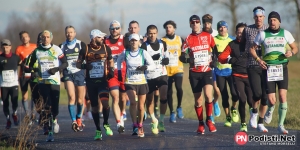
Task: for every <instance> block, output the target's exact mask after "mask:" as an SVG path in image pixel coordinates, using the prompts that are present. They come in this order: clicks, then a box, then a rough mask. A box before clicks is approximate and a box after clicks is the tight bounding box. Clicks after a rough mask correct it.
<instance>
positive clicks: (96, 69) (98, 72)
mask: <svg viewBox="0 0 300 150" xmlns="http://www.w3.org/2000/svg"><path fill="white" fill-rule="evenodd" d="M91 65H92V66H93V69H92V70H90V72H89V73H90V78H102V77H103V76H104V63H103V61H100V62H92V63H91Z"/></svg>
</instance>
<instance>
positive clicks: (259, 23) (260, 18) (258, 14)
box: [241, 6, 268, 132]
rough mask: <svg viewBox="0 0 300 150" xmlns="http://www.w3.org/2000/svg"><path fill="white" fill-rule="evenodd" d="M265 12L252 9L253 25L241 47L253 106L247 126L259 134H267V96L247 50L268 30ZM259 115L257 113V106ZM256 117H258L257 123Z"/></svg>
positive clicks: (258, 71) (246, 29)
mask: <svg viewBox="0 0 300 150" xmlns="http://www.w3.org/2000/svg"><path fill="white" fill-rule="evenodd" d="M264 18H265V10H264V8H262V7H260V6H258V7H255V8H254V9H253V19H254V21H255V23H254V24H252V25H249V26H247V27H246V28H245V29H244V31H243V35H242V39H241V47H245V48H246V51H247V54H248V62H247V67H248V68H247V73H248V78H249V82H250V86H251V90H252V95H253V98H252V99H253V104H252V107H253V108H250V120H249V124H250V126H251V127H252V128H257V130H258V131H259V132H268V129H267V128H266V127H265V126H264V124H263V121H264V116H265V113H266V111H267V94H266V87H265V83H264V78H265V77H264V76H263V74H262V69H261V67H259V63H258V62H256V61H255V60H254V59H253V57H251V55H249V49H250V46H251V45H252V43H253V41H254V38H255V37H256V35H257V33H258V32H259V31H263V30H265V29H267V28H268V26H266V25H264ZM256 50H257V52H258V53H257V55H258V56H261V47H260V46H258V47H257V49H256ZM259 103H260V106H259V113H258V110H257V109H258V105H259ZM257 116H259V119H258V122H257Z"/></svg>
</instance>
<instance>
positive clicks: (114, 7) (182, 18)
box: [0, 0, 276, 35]
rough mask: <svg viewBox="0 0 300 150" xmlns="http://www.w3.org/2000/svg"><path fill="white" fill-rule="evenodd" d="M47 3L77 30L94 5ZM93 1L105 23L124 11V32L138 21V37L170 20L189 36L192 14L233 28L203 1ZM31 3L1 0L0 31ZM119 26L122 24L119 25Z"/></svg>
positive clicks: (88, 1)
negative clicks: (57, 7)
mask: <svg viewBox="0 0 300 150" xmlns="http://www.w3.org/2000/svg"><path fill="white" fill-rule="evenodd" d="M45 1H46V0H45ZM47 1H48V2H55V3H57V4H59V5H60V6H61V7H62V8H63V11H64V14H65V16H66V17H67V18H68V20H69V21H70V22H69V24H70V25H73V26H75V28H76V27H80V26H81V25H82V24H83V22H82V20H84V19H83V18H84V17H85V14H86V13H87V12H89V11H92V6H94V4H93V3H92V2H93V0H76V1H75V0H47ZM95 1H96V6H97V15H99V16H102V17H105V18H107V19H108V20H111V21H112V20H118V21H120V22H121V11H123V12H124V14H125V15H124V25H125V27H123V31H124V30H127V28H128V23H129V22H130V21H131V20H137V21H138V22H139V23H140V27H141V30H140V34H145V32H146V28H147V26H148V25H150V24H154V25H156V26H157V27H158V30H159V35H164V32H165V31H164V30H163V23H164V22H166V21H167V20H173V21H175V22H176V23H177V30H176V33H177V34H179V35H188V34H189V33H190V32H191V29H190V27H189V17H190V16H191V15H193V14H197V15H198V16H199V17H200V18H201V16H203V15H204V14H206V13H210V14H211V15H212V16H213V17H214V21H213V28H216V24H217V22H218V21H220V20H225V21H227V22H228V24H229V26H232V24H231V23H230V15H229V14H228V12H227V11H226V10H225V9H224V8H223V7H209V6H208V7H199V6H198V5H197V3H196V1H198V2H202V0H95ZM34 2H35V0H9V1H8V0H0V4H1V5H0V32H1V33H3V32H4V30H5V28H6V26H7V22H8V20H9V17H8V16H9V14H10V13H12V12H15V13H17V14H19V15H20V16H25V15H26V14H28V13H32V12H33V11H34V10H33V9H31V8H32V7H31V6H32V4H33V3H34ZM109 2H110V3H109ZM258 5H259V4H257V2H256V3H255V2H253V3H251V4H249V5H247V6H243V7H241V8H239V10H240V11H242V12H243V13H241V14H239V18H240V19H239V22H246V23H248V24H252V23H253V19H252V9H253V8H254V7H255V6H258ZM264 7H265V6H264ZM273 8H274V7H273ZM275 8H276V7H275ZM49 9H51V6H49ZM196 10H197V11H196ZM269 12H270V11H266V14H268V13H269ZM245 14H246V15H245ZM265 23H266V21H265ZM121 24H123V23H122V22H121ZM234 26H235V25H234ZM108 27H109V25H107V28H108ZM77 29H78V28H77ZM25 30H26V29H25ZM87 32H90V31H87Z"/></svg>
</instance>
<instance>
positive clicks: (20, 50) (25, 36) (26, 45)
mask: <svg viewBox="0 0 300 150" xmlns="http://www.w3.org/2000/svg"><path fill="white" fill-rule="evenodd" d="M19 37H20V40H21V42H22V44H21V45H20V46H18V47H17V49H16V55H18V56H19V57H20V58H21V60H22V64H23V65H21V67H20V71H19V81H20V88H21V91H22V105H23V108H24V111H25V114H26V116H28V115H29V110H28V84H29V85H30V89H31V90H32V89H33V84H31V81H30V80H29V79H28V78H25V76H30V74H27V75H26V74H25V72H24V68H23V67H24V64H25V62H26V57H27V56H28V55H29V54H31V53H32V52H33V50H34V49H35V48H36V47H37V46H36V44H33V43H30V37H29V33H28V32H27V31H21V32H20V33H19ZM31 117H32V116H31Z"/></svg>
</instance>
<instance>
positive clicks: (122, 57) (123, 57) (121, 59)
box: [117, 51, 126, 70]
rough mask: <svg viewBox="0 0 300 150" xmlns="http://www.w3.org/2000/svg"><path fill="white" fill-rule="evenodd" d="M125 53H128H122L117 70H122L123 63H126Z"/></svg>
mask: <svg viewBox="0 0 300 150" xmlns="http://www.w3.org/2000/svg"><path fill="white" fill-rule="evenodd" d="M125 52H126V51H123V53H121V54H120V55H119V57H118V59H117V68H118V70H121V68H122V62H123V61H124V59H125Z"/></svg>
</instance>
